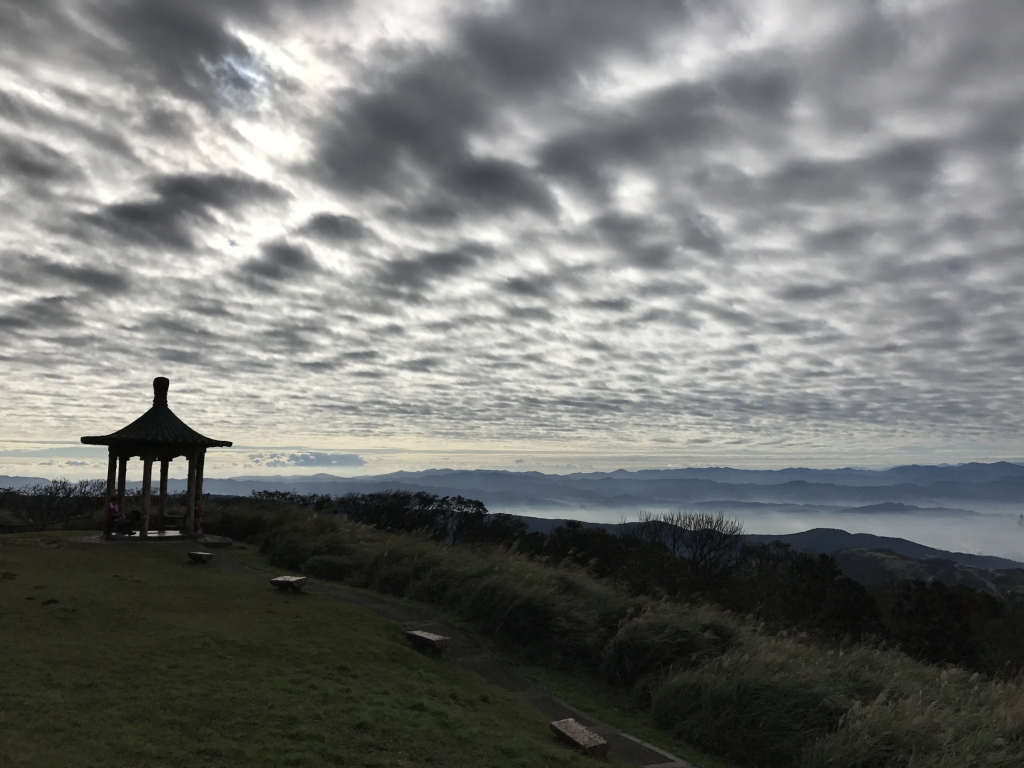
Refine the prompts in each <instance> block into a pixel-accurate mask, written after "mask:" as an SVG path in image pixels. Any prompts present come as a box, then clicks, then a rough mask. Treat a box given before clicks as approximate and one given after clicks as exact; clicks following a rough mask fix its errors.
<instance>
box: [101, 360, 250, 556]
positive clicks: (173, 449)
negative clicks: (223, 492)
mask: <svg viewBox="0 0 1024 768" xmlns="http://www.w3.org/2000/svg"><path fill="white" fill-rule="evenodd" d="M170 383H171V382H170V380H168V379H166V378H164V377H163V376H159V377H157V378H155V379H153V407H152V408H150V409H149V410H148V411H146V412H145V413H144V414H142V416H140V417H139V418H138V419H136V420H135V421H133V422H132V423H131V424H129V425H128V426H127V427H125V428H124V429H119V430H118V431H117V432H114V433H112V434H109V435H100V436H92V437H83V438H82V442H83V443H85V444H86V445H106V446H108V451H109V455H110V459H109V462H108V464H107V503H109V502H110V500H111V499H112V498H113V497H114V472H115V471H116V472H117V505H118V508H119V509H120V510H121V511H122V512H123V511H124V490H125V488H124V486H125V475H126V473H127V469H128V460H129V459H131V458H132V457H134V456H138V457H139V458H140V459H142V461H143V465H142V525H141V528H140V530H139V533H140V534H141V536H143V537H145V536H148V535H149V507H150V495H151V493H152V491H151V488H150V486H151V485H152V483H153V462H154V461H159V462H160V507H159V518H158V524H159V528H158V530H159V531H160V532H161V533H163V532H164V531H165V530H166V529H165V515H166V511H167V509H166V508H167V470H168V467H169V465H170V463H171V461H172V460H173V459H175V458H177V457H179V456H184V457H185V458H187V459H188V486H187V490H186V492H185V520H184V525H183V527H182V532H183V533H185V534H190V533H194V532H195V500H196V499H198V498H202V495H203V464H204V462H205V459H206V449H207V448H229V447H231V442H230V441H228V440H213V439H211V438H209V437H204V436H203V435H201V434H199V433H198V432H196V431H195V430H194V429H192V428H191V427H189V426H188V425H187V424H186V423H185V422H183V421H182V420H181V419H179V418H178V417H177V416H175V415H174V413H173V412H172V411H171V409H170V408H168V407H167V388H168V387H169V386H170Z"/></svg>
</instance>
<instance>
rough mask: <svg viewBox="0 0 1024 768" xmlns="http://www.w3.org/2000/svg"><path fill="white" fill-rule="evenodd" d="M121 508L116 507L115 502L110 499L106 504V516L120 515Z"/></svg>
mask: <svg viewBox="0 0 1024 768" xmlns="http://www.w3.org/2000/svg"><path fill="white" fill-rule="evenodd" d="M120 516H121V510H120V509H118V506H117V502H116V501H112V502H110V503H109V504H107V517H120Z"/></svg>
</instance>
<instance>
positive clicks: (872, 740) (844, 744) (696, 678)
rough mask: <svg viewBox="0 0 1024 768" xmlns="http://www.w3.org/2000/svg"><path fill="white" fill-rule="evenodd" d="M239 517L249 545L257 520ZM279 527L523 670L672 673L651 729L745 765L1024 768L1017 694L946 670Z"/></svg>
mask: <svg viewBox="0 0 1024 768" xmlns="http://www.w3.org/2000/svg"><path fill="white" fill-rule="evenodd" d="M234 514H236V515H239V516H240V517H239V519H238V520H237V521H236V522H235V523H233V524H232V525H233V527H234V528H236V529H238V528H242V527H244V526H243V524H247V523H246V519H247V518H246V516H251V515H253V514H257V515H258V514H259V511H258V509H253V510H249V511H245V510H238V511H237V512H236V513H234ZM268 514H271V515H272V520H274V521H276V522H273V525H274V526H276V527H275V528H273V529H272V530H271V531H270V532H268V534H267V535H266V536H265V537H264V542H265V544H266V546H267V548H268V550H269V551H270V553H271V556H272V558H273V559H275V560H276V561H277V562H278V564H279V565H282V566H286V567H292V568H301V569H303V570H307V571H309V572H311V573H313V574H323V575H328V576H331V575H332V574H337V578H342V579H344V580H345V581H347V582H348V583H350V584H354V585H356V586H359V587H369V588H372V589H376V590H378V591H382V592H386V593H389V594H393V595H400V596H403V597H406V598H411V599H417V600H422V601H424V602H427V603H431V604H433V605H435V606H438V607H440V608H441V609H443V610H446V611H448V612H449V613H452V614H455V615H458V616H461V617H462V618H463V620H464V621H466V622H467V623H470V624H472V626H474V628H476V630H477V631H478V632H480V633H481V634H482V635H485V636H487V637H489V638H491V639H492V640H494V641H495V642H496V643H497V644H499V645H501V646H502V647H505V648H507V649H509V650H512V651H513V652H516V651H517V650H518V652H517V653H516V655H517V656H519V657H520V658H523V659H528V660H532V661H539V662H541V663H543V664H545V665H546V666H549V667H552V668H555V669H561V670H564V671H566V672H568V673H570V674H574V673H577V672H579V671H584V670H587V669H589V670H590V671H591V672H596V671H598V669H599V668H600V669H602V670H604V671H605V672H610V673H614V675H615V676H617V677H619V678H620V679H621V678H622V677H623V676H626V677H628V676H629V674H630V672H631V671H632V672H636V673H638V674H641V675H642V674H643V673H644V670H645V669H646V670H649V669H651V663H652V662H659V660H662V661H665V660H668V661H670V667H669V669H668V670H667V672H668V673H667V674H665V675H664V676H656V677H654V678H648V679H647V683H644V684H643V685H642V687H643V688H644V689H645V690H646V692H647V695H648V696H649V701H650V702H651V710H650V713H651V719H652V720H653V722H656V723H657V725H658V726H659V728H662V729H664V730H665V731H668V732H670V733H671V734H672V735H673V736H674V737H676V738H678V739H680V740H682V741H685V742H687V743H690V744H693V745H695V746H697V747H699V748H700V749H702V750H705V751H707V752H710V753H712V754H715V755H718V756H720V757H722V758H725V759H727V760H733V761H735V762H736V763H737V764H742V765H751V766H753V765H758V766H777V767H778V768H789V766H794V765H799V766H801V768H907V766H913V768H966V767H967V766H986V767H992V766H1000V768H1019V766H1021V765H1024V685H1022V684H1021V681H1018V680H1014V681H1004V682H999V681H993V680H986V679H984V678H981V677H980V676H979V675H971V674H969V673H966V672H964V671H962V670H958V669H949V670H942V669H939V668H936V667H931V666H927V665H924V664H920V663H918V662H915V661H913V660H912V659H909V658H907V657H906V656H904V655H903V654H901V653H898V652H894V651H892V650H885V649H881V648H873V647H866V646H853V647H847V648H845V649H844V650H843V651H839V650H838V649H836V648H831V647H828V646H821V645H818V644H817V643H815V642H814V641H813V639H810V638H802V637H792V636H786V633H780V634H779V635H778V636H773V635H769V634H766V633H764V632H763V631H762V629H761V628H760V627H759V626H758V625H757V624H756V623H754V622H753V621H748V620H744V619H741V618H739V617H737V616H734V615H732V614H729V613H728V612H723V611H721V610H719V609H716V608H714V607H713V606H708V605H685V604H675V603H671V602H657V601H651V600H646V599H641V598H634V597H630V596H628V595H626V594H625V593H622V592H621V590H619V589H618V588H616V587H615V586H614V585H613V584H610V583H608V582H605V581H600V580H595V579H593V578H592V577H591V576H590V575H589V574H587V573H585V572H584V571H581V570H580V569H578V568H575V567H550V566H546V565H543V564H542V563H539V562H532V561H530V560H528V559H527V558H524V557H522V556H519V555H515V554H513V553H511V552H508V551H505V550H502V549H500V548H487V547H469V546H465V547H452V548H444V547H442V546H439V545H437V544H436V543H434V542H430V541H427V540H424V539H422V538H420V537H416V536H409V535H396V534H390V533H386V532H381V531H375V530H372V529H369V528H366V527H365V526H360V525H357V524H353V523H351V522H349V521H347V520H345V519H342V518H329V517H324V516H320V517H317V516H316V515H311V514H309V513H305V512H302V511H300V510H285V511H282V512H280V513H278V512H274V513H268ZM225 522H230V521H227V520H226V516H225ZM662 669H665V668H664V667H662ZM640 680H641V683H643V680H644V678H643V677H641V678H640ZM595 690H596V688H595ZM571 698H572V697H570V699H571ZM598 714H601V713H600V712H598ZM607 719H609V720H612V718H610V717H609V718H607ZM645 719H646V718H645ZM613 722H614V720H613ZM640 735H643V734H642V732H641V734H640Z"/></svg>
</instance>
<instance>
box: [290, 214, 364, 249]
mask: <svg viewBox="0 0 1024 768" xmlns="http://www.w3.org/2000/svg"><path fill="white" fill-rule="evenodd" d="M298 233H299V234H302V235H307V236H309V237H313V238H316V239H319V240H323V241H325V242H334V243H344V242H353V241H358V240H362V239H363V238H364V237H367V236H368V235H369V230H368V229H367V228H366V227H365V226H363V224H362V222H361V221H359V219H357V218H355V217H353V216H348V215H345V214H340V213H318V214H316V215H314V216H312V217H310V219H309V221H307V222H306V223H305V224H303V225H302V226H301V227H299V229H298Z"/></svg>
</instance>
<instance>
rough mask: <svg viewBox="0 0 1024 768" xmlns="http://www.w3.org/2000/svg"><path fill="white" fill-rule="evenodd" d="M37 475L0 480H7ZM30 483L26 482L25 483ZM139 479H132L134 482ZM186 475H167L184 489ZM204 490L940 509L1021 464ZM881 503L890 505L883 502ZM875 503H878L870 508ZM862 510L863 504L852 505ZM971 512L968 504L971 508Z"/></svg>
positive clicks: (239, 485)
mask: <svg viewBox="0 0 1024 768" xmlns="http://www.w3.org/2000/svg"><path fill="white" fill-rule="evenodd" d="M5 480H6V481H8V482H12V481H23V480H31V482H38V481H39V480H38V479H37V478H2V477H0V486H2V485H3V484H4V482H5ZM27 484H31V483H27ZM135 485H137V483H136V484H135ZM183 486H184V481H183V480H172V481H171V484H170V487H171V489H172V490H180V489H181V488H182V487H183ZM204 490H205V491H207V492H208V493H215V494H222V495H234V496H248V495H249V494H250V493H252V492H253V491H294V492H296V493H328V494H332V495H342V494H345V493H370V492H374V491H383V490H407V491H428V492H430V493H436V494H438V495H449V496H451V495H462V496H472V497H473V498H477V499H479V500H481V501H483V502H484V503H485V504H487V506H488V507H489V508H491V509H492V510H494V511H500V510H501V509H502V508H526V509H528V508H531V507H532V508H545V509H548V510H556V509H565V510H566V511H569V510H576V509H580V508H586V507H601V508H611V509H624V510H628V509H640V508H645V507H683V506H688V505H694V506H698V505H699V506H700V507H706V506H708V505H716V504H717V505H720V506H721V507H722V508H723V509H726V510H728V509H730V508H732V507H730V505H736V507H738V508H745V507H748V506H750V505H766V504H767V505H776V506H786V505H816V506H820V507H825V508H830V509H834V510H841V511H860V512H865V513H867V512H870V511H873V512H875V513H883V512H886V511H891V512H895V511H897V510H898V508H897V507H896V506H894V505H907V506H914V507H918V508H920V509H919V511H918V513H922V511H924V512H926V511H928V510H934V511H935V513H940V512H941V513H944V512H945V511H947V510H948V508H949V507H953V508H954V511H956V509H957V508H960V507H962V506H963V505H964V504H967V503H970V502H979V503H992V504H1001V505H1006V504H1021V503H1024V464H1016V463H1012V462H1006V461H1000V462H994V463H990V464H981V463H977V462H972V463H968V464H959V465H950V466H944V465H943V466H922V465H908V466H902V467H893V468H891V469H886V470H867V469H853V468H843V469H806V468H793V469H780V470H745V469H731V468H729V467H707V468H684V469H666V470H639V471H635V472H631V471H627V470H616V471H614V472H590V473H572V474H567V475H550V474H544V473H541V472H512V471H506V470H484V469H475V470H456V469H431V470H424V471H418V472H404V471H403V472H392V473H389V474H385V475H364V476H359V477H351V478H346V477H338V476H335V475H330V474H323V473H321V474H317V475H308V476H303V475H293V476H285V477H282V476H268V477H260V476H246V477H236V478H227V479H219V478H207V479H206V481H205V483H204ZM886 505H890V506H889V508H888V509H887V508H886ZM871 507H875V509H874V510H871V509H870V508H871ZM858 508H859V509H858ZM969 511H970V510H964V512H965V513H966V512H969Z"/></svg>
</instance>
